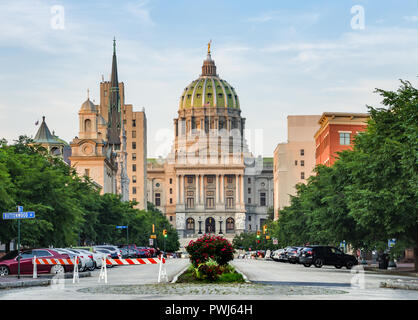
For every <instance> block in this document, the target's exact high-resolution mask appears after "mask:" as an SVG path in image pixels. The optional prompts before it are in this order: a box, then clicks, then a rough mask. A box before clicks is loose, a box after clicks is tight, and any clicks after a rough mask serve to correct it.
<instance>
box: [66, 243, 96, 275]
mask: <svg viewBox="0 0 418 320" xmlns="http://www.w3.org/2000/svg"><path fill="white" fill-rule="evenodd" d="M64 249H65V250H67V251H70V252H74V253H75V254H77V256H78V257H79V258H80V260H81V268H80V270H79V271H80V272H83V271H86V270H90V271H92V270H94V268H95V267H94V261H93V256H92V255H91V254H90V252H88V251H84V250H81V249H74V248H64Z"/></svg>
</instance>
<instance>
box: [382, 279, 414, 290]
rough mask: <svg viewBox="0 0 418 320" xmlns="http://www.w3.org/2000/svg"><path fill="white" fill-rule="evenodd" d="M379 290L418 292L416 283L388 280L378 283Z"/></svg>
mask: <svg viewBox="0 0 418 320" xmlns="http://www.w3.org/2000/svg"><path fill="white" fill-rule="evenodd" d="M380 287H381V288H391V289H403V290H418V282H417V281H403V280H388V281H386V282H381V283H380Z"/></svg>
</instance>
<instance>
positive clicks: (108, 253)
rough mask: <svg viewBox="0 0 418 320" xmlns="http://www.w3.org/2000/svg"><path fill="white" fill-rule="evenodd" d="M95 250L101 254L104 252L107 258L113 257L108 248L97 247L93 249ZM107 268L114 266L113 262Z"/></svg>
mask: <svg viewBox="0 0 418 320" xmlns="http://www.w3.org/2000/svg"><path fill="white" fill-rule="evenodd" d="M93 250H94V251H95V252H97V253H99V254H103V255H104V257H105V258H111V257H112V254H111V253H112V252H111V251H110V250H108V249H104V248H100V247H95V248H94V249H93ZM107 268H113V265H112V264H109V265H107Z"/></svg>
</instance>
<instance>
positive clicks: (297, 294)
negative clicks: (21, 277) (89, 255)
mask: <svg viewBox="0 0 418 320" xmlns="http://www.w3.org/2000/svg"><path fill="white" fill-rule="evenodd" d="M188 265H189V260H188V259H168V260H167V263H166V270H167V276H168V279H169V281H172V279H173V278H174V277H175V276H176V275H178V274H179V273H180V272H181V271H182V270H185V268H187V266H188ZM232 265H233V266H234V267H236V268H237V270H239V271H240V272H242V273H244V275H245V276H246V277H247V278H248V280H250V281H251V283H245V284H222V285H221V284H212V285H200V284H199V285H196V284H194V285H189V284H173V283H158V282H157V279H158V270H159V266H158V265H138V266H118V267H114V268H112V269H108V270H107V277H108V283H107V284H104V281H103V280H101V282H100V283H99V281H98V280H99V274H100V270H95V271H94V272H92V276H91V277H87V278H80V281H79V283H75V284H73V283H72V279H66V280H65V283H60V282H58V283H56V284H53V285H51V286H46V287H29V288H21V289H8V290H0V299H1V300H16V299H17V300H19V299H21V300H23V299H24V300H93V299H94V300H131V299H152V300H154V299H163V300H185V299H191V300H200V299H205V300H211V299H226V300H229V299H234V300H248V299H252V300H260V299H280V300H282V299H283V300H284V299H301V300H303V299H309V300H311V299H315V300H316V299H318V300H324V299H325V300H327V299H330V300H351V299H361V300H381V299H382V300H385V299H401V300H404V299H408V300H416V299H418V292H417V291H415V290H400V289H387V288H379V284H380V282H382V281H385V280H388V279H399V278H403V279H405V280H407V279H415V280H416V278H412V277H401V276H393V275H392V276H389V275H382V274H375V273H371V272H365V273H364V274H362V273H356V272H355V270H354V269H353V270H347V269H345V268H343V269H339V270H338V269H335V268H334V267H327V266H325V267H322V268H320V269H318V268H314V267H310V268H305V267H303V266H302V265H293V264H288V263H279V262H274V261H271V260H253V259H235V260H234V261H232ZM363 276H364V277H363ZM363 280H364V281H363Z"/></svg>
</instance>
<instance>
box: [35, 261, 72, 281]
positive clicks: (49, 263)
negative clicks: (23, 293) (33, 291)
mask: <svg viewBox="0 0 418 320" xmlns="http://www.w3.org/2000/svg"><path fill="white" fill-rule="evenodd" d="M78 262H79V258H78V256H74V260H71V259H56V258H36V256H34V257H33V259H32V265H33V278H34V279H36V278H38V268H37V265H38V264H43V265H74V268H73V283H75V281H76V280H77V282H80V278H79V276H78Z"/></svg>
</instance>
